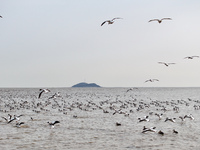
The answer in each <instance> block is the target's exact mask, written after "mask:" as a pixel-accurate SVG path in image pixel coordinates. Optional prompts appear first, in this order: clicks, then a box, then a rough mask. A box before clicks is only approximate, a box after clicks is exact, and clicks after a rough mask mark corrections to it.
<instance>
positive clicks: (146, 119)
mask: <svg viewBox="0 0 200 150" xmlns="http://www.w3.org/2000/svg"><path fill="white" fill-rule="evenodd" d="M138 120H139V122H142V121H149V116H144V118H138Z"/></svg>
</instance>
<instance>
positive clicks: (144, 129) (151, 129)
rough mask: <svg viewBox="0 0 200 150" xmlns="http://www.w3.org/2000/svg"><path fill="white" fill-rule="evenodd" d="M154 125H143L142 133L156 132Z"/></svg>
mask: <svg viewBox="0 0 200 150" xmlns="http://www.w3.org/2000/svg"><path fill="white" fill-rule="evenodd" d="M155 129H156V127H151V128H146V127H145V126H144V127H143V131H142V133H146V132H148V131H149V132H156V130H155Z"/></svg>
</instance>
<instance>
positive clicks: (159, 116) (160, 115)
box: [155, 113, 163, 120]
mask: <svg viewBox="0 0 200 150" xmlns="http://www.w3.org/2000/svg"><path fill="white" fill-rule="evenodd" d="M155 115H156V116H158V118H159V120H161V119H162V116H163V114H157V113H155Z"/></svg>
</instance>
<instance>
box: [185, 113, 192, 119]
mask: <svg viewBox="0 0 200 150" xmlns="http://www.w3.org/2000/svg"><path fill="white" fill-rule="evenodd" d="M185 118H190V119H191V120H194V117H193V116H192V114H189V115H185V116H184V119H185Z"/></svg>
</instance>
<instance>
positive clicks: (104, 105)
mask: <svg viewBox="0 0 200 150" xmlns="http://www.w3.org/2000/svg"><path fill="white" fill-rule="evenodd" d="M136 90H139V88H129V89H127V90H126V91H124V92H123V93H124V95H116V97H115V98H113V95H112V96H111V95H105V97H104V98H103V97H100V96H98V95H96V94H95V93H86V95H85V96H84V95H81V94H80V95H79V92H77V93H74V95H73V94H70V95H66V98H63V96H62V95H61V93H60V92H56V93H55V94H53V95H51V96H49V93H51V90H49V89H40V90H39V92H38V96H35V95H32V96H31V97H32V100H31V101H26V100H21V101H15V100H14V99H15V97H13V96H12V97H8V99H9V100H8V99H7V102H6V101H5V100H2V99H3V98H1V105H0V112H3V113H7V116H2V117H1V118H2V120H1V121H0V122H4V123H6V124H14V126H15V127H17V128H20V127H22V126H23V125H26V122H24V121H22V122H21V121H20V120H21V119H20V118H23V116H24V115H23V114H20V115H16V114H15V115H11V112H13V111H17V110H24V109H28V110H31V109H32V111H33V112H34V113H36V114H37V113H42V112H49V111H51V110H52V109H57V111H58V112H59V113H61V114H63V115H68V112H69V111H70V112H73V111H74V110H76V109H78V110H81V111H86V112H92V111H96V110H99V111H102V113H105V114H110V115H112V116H113V115H124V117H130V116H132V115H133V116H134V115H135V113H136V112H146V111H147V112H148V114H147V115H145V116H144V117H139V118H136V116H134V118H135V120H134V121H137V122H138V123H141V122H149V121H150V120H153V119H154V120H157V121H163V122H171V123H176V122H179V123H182V124H183V123H186V122H187V121H193V120H194V119H195V118H194V116H193V115H192V114H185V115H183V116H178V117H170V116H167V115H168V114H167V112H174V113H175V114H178V113H179V112H180V108H179V106H180V105H183V106H186V107H188V106H191V105H192V107H193V109H194V110H200V101H199V100H192V99H190V98H188V99H187V100H171V101H162V100H152V99H151V98H149V100H150V101H149V102H147V101H146V100H143V99H141V100H139V99H137V98H136V96H137V95H134V94H133V93H134V92H135V91H136ZM44 95H45V96H44ZM79 96H80V97H81V98H82V97H86V98H87V97H88V99H87V100H86V101H85V102H80V101H79V99H78V98H77V97H79ZM122 96H124V97H126V96H127V97H126V98H127V99H125V100H123V101H122V100H121V98H122ZM74 97H76V98H77V101H76V98H75V99H74V100H72V101H71V102H70V100H71V99H73V98H74ZM18 98H19V96H18ZM97 98H99V99H101V98H103V99H104V100H100V101H96V102H94V101H93V99H97ZM4 99H5V97H4ZM36 100H37V101H38V102H36ZM80 114H81V113H80ZM29 117H30V119H29V121H36V120H35V119H34V118H33V117H31V116H29ZM78 117H79V115H77V114H76V113H75V114H74V115H73V118H74V119H76V118H78ZM156 118H157V119H156ZM3 120H4V121H3ZM59 123H62V122H61V121H59V120H55V121H48V122H47V123H46V124H47V125H49V127H50V128H54V127H55V125H56V124H59ZM115 125H116V126H123V122H115ZM148 132H156V133H157V134H160V135H162V136H163V135H165V132H164V131H162V130H159V131H157V130H156V127H155V126H153V127H146V126H143V129H141V133H148ZM172 133H174V134H178V131H177V130H176V129H173V130H172Z"/></svg>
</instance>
